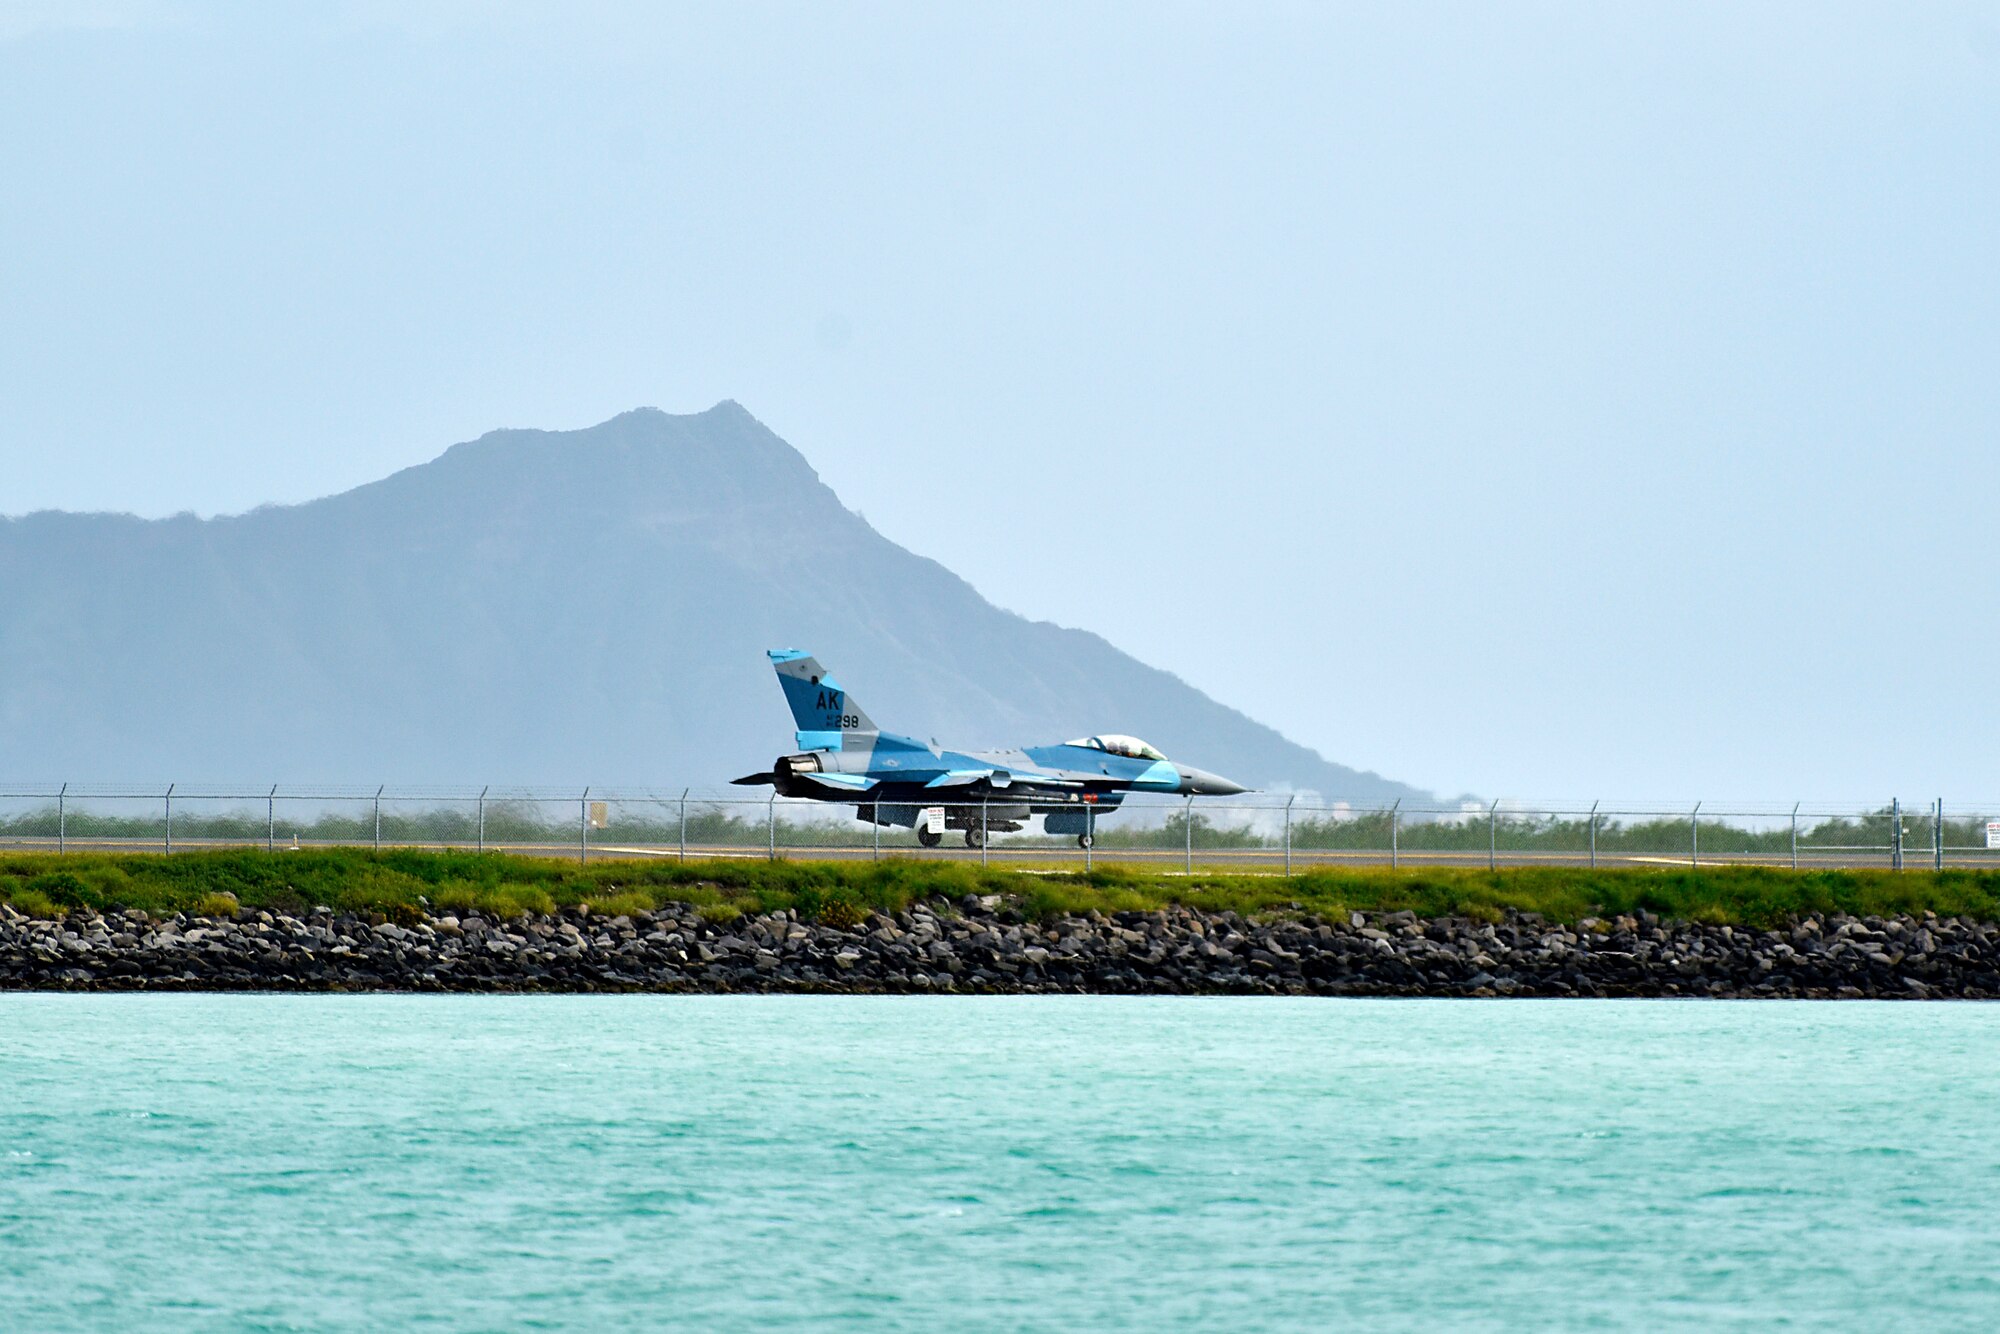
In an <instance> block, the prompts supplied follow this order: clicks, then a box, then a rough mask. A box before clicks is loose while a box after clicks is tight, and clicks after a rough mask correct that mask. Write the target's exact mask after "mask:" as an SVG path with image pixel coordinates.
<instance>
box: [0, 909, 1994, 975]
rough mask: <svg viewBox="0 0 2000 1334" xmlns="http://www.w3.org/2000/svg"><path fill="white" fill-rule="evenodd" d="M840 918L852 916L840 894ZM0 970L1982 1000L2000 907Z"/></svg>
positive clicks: (133, 934)
mask: <svg viewBox="0 0 2000 1334" xmlns="http://www.w3.org/2000/svg"><path fill="white" fill-rule="evenodd" d="M853 915H854V916H860V915H859V914H853ZM0 989H6V990H70V991H191V990H226V991H454V992H623V991H681V992H894V993H921V992H933V993H935V992H951V993H960V994H965V993H975V994H976V993H1035V992H1048V993H1077V992H1095V993H1105V994H1120V995H1132V994H1175V995H1183V994H1225V995H1240V994H1262V995H1322V996H1714V997H1831V998H1864V997H1873V998H1893V999H1918V998H1987V997H1992V996H1996V995H2000V926H1996V925H1995V924H1993V923H1982V922H1973V921H1970V920H1967V919H1964V918H1940V917H1937V916H1936V915H1934V914H1929V913H1926V914H1924V915H1923V916H1921V917H1908V916H1903V917H1893V918H1877V917H1866V918H1855V917H1845V916H1831V917H1822V916H1819V915H1814V916H1811V917H1807V918H1804V919H1802V920H1800V921H1798V922H1796V923H1794V924H1793V925H1791V926H1789V927H1786V928H1784V929H1780V930H1775V931H1750V930H1745V929H1743V928H1732V927H1727V926H1705V925H1702V924H1700V923H1694V922H1665V921H1661V920H1660V919H1658V918H1656V917H1653V916H1652V915H1650V914H1646V913H1640V914H1638V915H1636V916H1630V917H1618V918H1613V919H1608V920H1598V919H1587V920H1586V921H1584V922H1582V923H1579V924H1577V925H1574V926H1563V925H1557V924H1552V923H1547V922H1544V921H1543V920H1542V919H1540V918H1539V917H1537V916H1535V915H1533V914H1510V915H1508V916H1507V917H1506V918H1504V919H1503V920H1502V921H1500V922H1497V923H1485V922H1478V921H1472V920H1468V919H1465V918H1435V919H1428V920H1426V919H1420V918H1418V917H1416V916H1414V915H1413V914H1410V913H1386V914H1361V913H1352V914H1347V915H1344V916H1341V917H1338V918H1321V917H1313V916H1295V917H1286V918H1283V919H1277V920H1271V921H1252V920H1250V919H1247V918H1243V917H1240V916H1238V915H1237V914H1235V913H1228V912H1225V913H1201V912H1196V911H1193V910H1190V909H1184V908H1170V909H1165V910H1161V911H1157V912H1121V913H1111V914H1102V913H1095V912H1092V913H1087V914H1084V915H1082V916H1069V917H1061V918H1056V919H1053V920H1047V921H1028V920H1024V919H1023V918H1022V917H1021V916H1020V915H1019V914H1018V913H1016V912H1013V911H1011V910H1009V909H1008V908H1007V907H1006V906H1005V905H1003V904H1001V903H1000V902H998V901H997V900H994V899H990V898H988V899H974V898H969V897H968V898H966V899H962V900H959V901H957V902H955V903H945V902H943V901H941V900H938V901H933V902H931V903H930V904H920V905H917V906H914V907H912V908H910V909H909V910H907V911H905V912H901V913H898V914H896V915H894V916H893V917H891V916H884V915H882V914H868V915H866V916H865V917H861V919H860V920H858V921H853V922H851V923H842V924H834V923H829V922H817V923H809V922H802V921H800V920H798V919H797V918H796V917H795V916H794V915H792V914H790V913H786V912H783V911H779V912H773V913H769V914H765V915H761V916H744V917H738V918H735V919H732V920H727V921H707V920H704V919H703V918H702V917H701V916H700V915H699V914H698V913H697V912H696V911H695V910H694V909H692V908H688V907H685V906H682V907H679V908H676V907H675V906H673V905H669V906H668V907H666V908H663V909H661V910H659V911H657V912H651V913H638V914H634V915H632V916H618V917H606V916H603V915H601V914H598V915H592V914H591V913H589V912H588V911H587V910H585V909H565V910H563V911H561V912H557V913H552V914H548V915H530V916H525V917H518V918H513V919H510V920H506V921H497V920H490V919H487V918H482V917H480V916H479V915H478V914H467V915H465V916H463V917H457V916H451V915H439V916H437V917H432V918H424V919H422V920H420V921H417V922H415V923H413V924H409V925H399V924H397V923H394V922H390V921H388V920H386V919H383V918H381V917H380V916H379V915H375V916H367V917H364V916H358V915H354V914H350V913H337V912H334V911H332V910H330V909H326V908H318V909H314V910H313V911H311V912H308V913H305V914H302V915H299V916H289V915H285V914H273V913H270V912H261V911H259V912H252V911H247V910H246V911H241V912H238V913H237V914H236V915H235V916H234V917H233V918H228V917H223V918H204V917H189V916H186V915H176V916H174V917H172V918H156V917H149V916H148V915H146V914H145V913H142V912H138V911H136V910H131V911H126V912H123V913H116V912H114V913H108V914H103V915H99V914H96V913H89V912H77V913H73V914H72V915H70V916H69V917H67V918H63V919H59V920H48V919H39V918H30V917H27V916H24V915H22V914H21V913H19V912H17V911H15V910H14V909H12V908H11V907H8V906H6V905H4V904H0Z"/></svg>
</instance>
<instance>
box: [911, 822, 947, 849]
mask: <svg viewBox="0 0 2000 1334" xmlns="http://www.w3.org/2000/svg"><path fill="white" fill-rule="evenodd" d="M917 842H919V843H921V844H923V845H924V846H925V847H927V848H934V847H936V846H937V845H938V844H940V843H942V842H944V835H943V834H940V833H938V832H937V831H936V830H934V829H931V828H928V827H927V826H924V825H918V826H917Z"/></svg>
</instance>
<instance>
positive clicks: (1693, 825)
mask: <svg viewBox="0 0 2000 1334" xmlns="http://www.w3.org/2000/svg"><path fill="white" fill-rule="evenodd" d="M1688 865H1689V866H1700V865H1701V803H1700V802H1698V801H1697V802H1696V803H1695V804H1694V809H1693V810H1692V811H1689V812H1688Z"/></svg>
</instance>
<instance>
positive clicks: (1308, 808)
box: [0, 783, 2000, 872]
mask: <svg viewBox="0 0 2000 1334" xmlns="http://www.w3.org/2000/svg"><path fill="white" fill-rule="evenodd" d="M336 845H339V846H353V845H362V846H371V847H376V848H408V847H418V848H455V849H475V850H492V851H505V852H515V853H527V854H534V855H544V856H573V857H577V858H581V859H586V860H587V859H589V858H591V857H674V858H680V859H683V860H685V859H689V858H700V857H743V856H761V857H839V858H857V857H858V858H870V857H890V856H895V857H935V858H954V859H958V860H966V859H971V860H976V861H980V862H984V863H988V864H992V863H996V862H998V863H1003V864H1010V865H1020V866H1067V867H1084V868H1087V867H1092V866H1096V865H1100V864H1105V863H1121V864H1142V865H1150V866H1154V867H1159V868H1162V869H1181V870H1189V871H1192V870H1195V869H1199V868H1206V869H1231V870H1264V871H1273V872H1276V871H1287V872H1289V871H1297V870H1303V869H1307V868H1310V867H1314V866H1326V865H1357V864H1387V865H1390V866H1405V865H1408V866H1423V865H1452V866H1488V867H1498V866H1501V865H1523V864H1537V863H1541V864H1550V865H1592V866H1595V865H1609V864H1623V865H1667V864H1684V865H1691V866H1699V865H1701V864H1703V863H1720V862H1733V863H1756V864H1762V865H1770V866H1793V867H1810V866H1820V867H1831V866H1878V867H1891V868H1903V867H1937V868H1942V867H1945V866H1979V865H1986V866H2000V803H1992V804H1990V805H1984V806H1975V805H1963V804H1954V803H1950V802H1946V801H1942V800H1937V801H1932V802H1928V803H1921V804H1912V803H1905V802H1903V801H1901V800H1891V801H1888V802H1885V803H1883V804H1881V805H1879V806H1873V807H1866V808H1852V807H1849V808H1842V807H1837V806H1831V805H1824V804H1822V805H1817V806H1809V805H1807V804H1805V803H1803V802H1801V803H1796V804H1792V805H1789V806H1784V805H1778V806H1748V805H1741V804H1739V805H1734V806H1724V807H1713V808H1712V807H1709V806H1707V805H1705V804H1702V803H1693V802H1690V803H1688V804H1687V805H1686V806H1684V807H1671V806H1662V805H1658V804H1632V803H1626V804H1614V803H1607V802H1593V803H1591V804H1589V805H1588V806H1584V805H1582V804H1580V803H1575V804H1571V803H1531V802H1512V801H1494V802H1490V803H1478V804H1475V803H1470V802H1468V803H1461V804H1458V805H1454V806H1449V807H1445V806H1427V805H1408V804H1404V803H1400V802H1399V803H1393V804H1390V805H1384V806H1357V805H1352V804H1350V803H1346V802H1336V803H1327V802H1322V801H1317V800H1311V799H1307V798H1305V797H1286V796H1283V795H1277V796H1272V795H1270V794H1248V795H1245V796H1242V797H1236V798H1229V799H1221V800H1218V799H1212V798H1199V799H1181V798H1160V797H1152V796H1143V795H1136V794H1135V795H1133V796H1131V797H1130V798H1128V799H1127V800H1126V801H1125V803H1124V804H1123V805H1122V806H1120V807H1118V808H1116V809H1112V808H1107V807H1100V806H1089V805H1083V806H1080V807H1077V808H1072V809H1065V810H1062V811H1059V812H1056V813H1054V814H1041V813H1035V812H1033V811H1030V810H1029V809H1028V808H1027V807H1025V806H1022V805H1020V804H1018V803H1008V802H1003V801H1001V800H993V801H985V802H978V803H961V804H957V805H950V806H944V805H936V806H915V805H909V806H900V805H898V806H892V805H889V804H887V803H882V804H879V805H869V804H862V805H859V806H856V805H852V804H846V805H842V804H831V803H824V802H813V801H795V800H789V799H786V798H783V797H749V796H746V795H745V794H744V793H743V792H742V791H741V790H740V789H719V790H718V789H712V788H709V789H695V788H684V789H672V788H668V789H659V790H652V791H634V790H630V789H608V788H607V789H602V790H600V789H596V788H581V789H577V790H575V791H569V792H562V791H555V790H551V789H547V788H520V787H511V788H507V787H482V788H464V789H414V788H390V787H388V786H381V787H375V788H331V787H285V786H282V785H279V786H274V787H270V788H266V789H263V790H257V789H243V788H228V789H223V788H213V787H192V786H182V785H180V784H162V785H160V786H158V787H143V786H103V785H88V784H72V783H62V784H14V785H10V786H7V787H5V788H4V789H0V848H11V849H17V850H33V851H46V852H68V851H154V852H165V853H173V852H179V851H186V850H190V849H194V848H212V847H241V846H259V847H264V848H267V849H270V850H272V851H278V850H284V849H292V848H308V847H326V846H336Z"/></svg>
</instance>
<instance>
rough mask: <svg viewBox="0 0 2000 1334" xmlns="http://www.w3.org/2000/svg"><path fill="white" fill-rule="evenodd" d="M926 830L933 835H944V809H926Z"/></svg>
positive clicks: (935, 807) (934, 807) (933, 807)
mask: <svg viewBox="0 0 2000 1334" xmlns="http://www.w3.org/2000/svg"><path fill="white" fill-rule="evenodd" d="M924 828H925V829H926V830H927V831H928V832H930V833H933V834H942V833H943V832H944V807H942V806H926V807H924Z"/></svg>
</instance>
